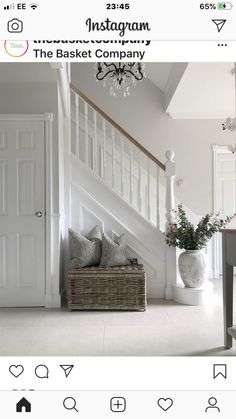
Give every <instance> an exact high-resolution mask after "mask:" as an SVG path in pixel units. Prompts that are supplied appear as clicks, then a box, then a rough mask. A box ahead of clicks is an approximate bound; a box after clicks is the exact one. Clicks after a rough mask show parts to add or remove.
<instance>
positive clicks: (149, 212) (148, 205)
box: [147, 158, 151, 221]
mask: <svg viewBox="0 0 236 419" xmlns="http://www.w3.org/2000/svg"><path fill="white" fill-rule="evenodd" d="M147 164H148V169H147V210H148V220H149V221H150V220H151V185H150V175H151V174H150V171H151V167H150V165H151V161H150V159H149V158H147Z"/></svg>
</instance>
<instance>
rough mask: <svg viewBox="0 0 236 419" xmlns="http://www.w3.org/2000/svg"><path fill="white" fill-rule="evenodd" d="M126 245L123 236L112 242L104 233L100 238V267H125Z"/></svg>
mask: <svg viewBox="0 0 236 419" xmlns="http://www.w3.org/2000/svg"><path fill="white" fill-rule="evenodd" d="M126 253H127V243H126V237H125V234H122V235H121V236H120V237H118V238H117V239H116V241H113V240H112V239H111V238H110V237H109V236H107V235H106V234H105V233H104V234H103V236H102V257H101V261H100V266H123V265H127V264H128V261H127V254H126Z"/></svg>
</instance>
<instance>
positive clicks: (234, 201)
mask: <svg viewBox="0 0 236 419" xmlns="http://www.w3.org/2000/svg"><path fill="white" fill-rule="evenodd" d="M216 176H217V182H216V184H217V191H216V193H217V206H218V211H220V214H221V215H222V217H223V218H226V217H227V216H228V215H232V214H234V213H236V156H235V154H233V153H231V152H230V151H228V152H227V153H226V152H225V153H222V154H219V155H218V162H217V173H216ZM229 228H236V222H235V221H232V222H231V224H230V226H229ZM218 240H219V243H218V252H219V256H218V257H219V274H220V275H222V242H221V234H219V235H218Z"/></svg>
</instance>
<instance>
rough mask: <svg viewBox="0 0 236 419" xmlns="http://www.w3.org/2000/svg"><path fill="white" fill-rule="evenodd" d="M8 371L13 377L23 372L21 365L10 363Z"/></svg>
mask: <svg viewBox="0 0 236 419" xmlns="http://www.w3.org/2000/svg"><path fill="white" fill-rule="evenodd" d="M9 371H10V373H11V374H12V375H13V376H14V377H15V378H18V377H19V376H20V375H21V374H23V372H24V367H23V365H11V366H10V367H9Z"/></svg>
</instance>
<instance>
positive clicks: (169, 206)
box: [165, 150, 177, 300]
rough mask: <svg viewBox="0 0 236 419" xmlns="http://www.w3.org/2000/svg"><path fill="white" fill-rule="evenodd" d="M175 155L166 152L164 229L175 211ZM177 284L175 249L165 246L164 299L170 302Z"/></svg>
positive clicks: (171, 152)
mask: <svg viewBox="0 0 236 419" xmlns="http://www.w3.org/2000/svg"><path fill="white" fill-rule="evenodd" d="M174 157H175V153H174V152H173V151H172V150H168V151H167V152H166V159H167V160H166V163H165V167H166V170H165V177H166V203H165V205H166V228H167V226H168V223H169V222H170V221H171V220H172V218H173V210H174V209H175V193H174V180H175V162H174ZM176 283H177V252H176V248H175V247H169V246H167V245H166V290H165V298H166V299H167V300H171V299H172V298H173V286H174V285H176Z"/></svg>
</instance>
